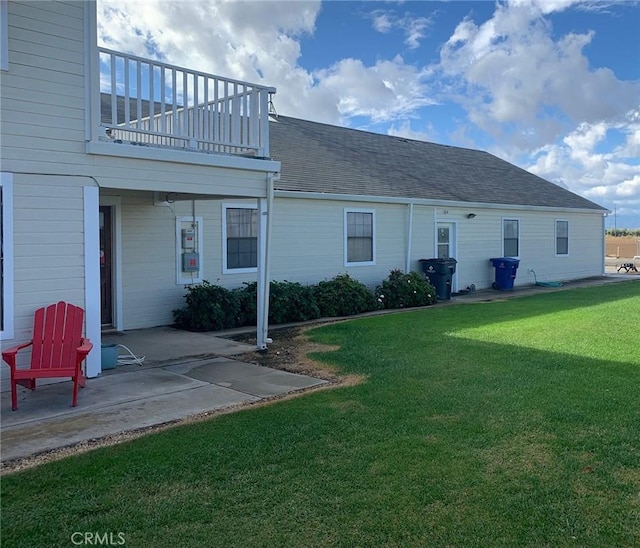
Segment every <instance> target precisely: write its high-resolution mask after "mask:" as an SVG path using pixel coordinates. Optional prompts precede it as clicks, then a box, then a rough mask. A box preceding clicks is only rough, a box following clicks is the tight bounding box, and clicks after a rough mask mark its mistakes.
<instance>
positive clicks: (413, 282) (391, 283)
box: [376, 270, 436, 308]
mask: <svg viewBox="0 0 640 548" xmlns="http://www.w3.org/2000/svg"><path fill="white" fill-rule="evenodd" d="M376 295H377V297H378V300H379V301H380V302H381V303H382V304H383V306H384V308H409V307H412V306H427V305H430V304H433V303H435V302H436V289H435V287H433V286H432V285H431V284H430V283H429V280H427V279H426V278H425V277H424V276H422V275H421V274H418V273H417V272H409V273H408V274H404V273H403V272H402V271H401V270H392V271H391V272H390V274H389V277H388V278H387V279H386V280H384V281H383V282H382V285H379V286H378V287H377V288H376Z"/></svg>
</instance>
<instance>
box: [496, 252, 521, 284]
mask: <svg viewBox="0 0 640 548" xmlns="http://www.w3.org/2000/svg"><path fill="white" fill-rule="evenodd" d="M489 260H490V261H491V264H492V265H493V267H494V268H495V269H496V281H495V282H493V284H492V285H491V287H493V289H497V290H499V291H509V290H511V289H513V282H514V280H515V279H516V271H517V270H518V266H519V265H520V259H513V258H511V257H497V258H493V259H489Z"/></svg>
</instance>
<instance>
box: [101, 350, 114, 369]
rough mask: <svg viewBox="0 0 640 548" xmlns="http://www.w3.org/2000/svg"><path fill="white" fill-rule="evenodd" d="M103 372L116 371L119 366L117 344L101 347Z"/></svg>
mask: <svg viewBox="0 0 640 548" xmlns="http://www.w3.org/2000/svg"><path fill="white" fill-rule="evenodd" d="M100 350H101V360H102V370H103V371H104V370H105V369H115V368H116V365H117V364H118V347H117V346H116V345H115V344H103V345H101V348H100Z"/></svg>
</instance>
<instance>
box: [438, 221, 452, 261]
mask: <svg viewBox="0 0 640 548" xmlns="http://www.w3.org/2000/svg"><path fill="white" fill-rule="evenodd" d="M453 243H454V242H453V225H452V224H451V223H438V242H437V245H438V259H450V258H455V257H453V252H454V249H453V247H454V246H453Z"/></svg>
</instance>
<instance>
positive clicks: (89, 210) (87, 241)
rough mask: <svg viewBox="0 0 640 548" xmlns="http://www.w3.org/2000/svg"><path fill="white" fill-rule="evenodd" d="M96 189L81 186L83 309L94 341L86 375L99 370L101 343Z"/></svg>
mask: <svg viewBox="0 0 640 548" xmlns="http://www.w3.org/2000/svg"><path fill="white" fill-rule="evenodd" d="M99 201H100V198H99V189H98V187H95V186H85V187H84V292H85V295H84V309H85V336H86V337H87V338H88V339H89V340H90V341H91V342H92V343H93V350H92V351H91V352H89V355H88V356H87V361H86V371H85V374H86V376H87V377H97V376H98V375H100V373H101V371H102V363H101V362H102V358H101V352H100V346H101V342H102V333H101V325H100V257H99V249H100V227H99V222H98V218H99V216H98V211H99Z"/></svg>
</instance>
